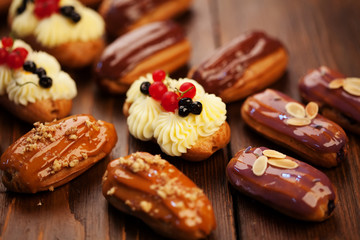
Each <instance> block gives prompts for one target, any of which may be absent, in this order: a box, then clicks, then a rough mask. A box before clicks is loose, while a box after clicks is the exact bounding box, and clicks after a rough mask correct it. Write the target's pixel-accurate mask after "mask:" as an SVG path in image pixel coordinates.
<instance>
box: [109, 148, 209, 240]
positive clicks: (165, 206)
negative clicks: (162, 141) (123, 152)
mask: <svg viewBox="0 0 360 240" xmlns="http://www.w3.org/2000/svg"><path fill="white" fill-rule="evenodd" d="M136 154H139V155H140V156H142V157H143V158H147V157H150V158H153V157H154V156H152V155H151V154H149V153H145V152H138V153H136ZM130 158H133V156H132V155H129V156H126V157H125V159H130ZM161 175H166V176H167V177H168V178H169V179H171V180H169V181H173V180H175V179H176V181H175V184H176V187H175V188H176V189H179V190H182V189H187V190H186V191H187V192H188V191H191V192H198V196H197V197H196V199H195V200H194V201H189V199H185V198H184V197H181V196H170V197H166V198H161V197H159V195H158V193H157V191H156V190H155V189H154V188H152V185H154V184H160V185H164V184H166V183H165V182H164V180H163V179H162V178H161ZM113 187H114V189H115V191H114V193H113V194H112V195H111V196H109V195H108V194H107V192H108V191H109V190H111V189H112V188H113ZM103 194H104V196H105V197H106V198H111V197H114V198H115V199H116V201H120V202H126V201H129V202H131V203H133V204H134V205H133V207H134V210H133V211H135V212H136V211H139V208H140V207H139V206H138V205H139V202H140V201H147V202H150V203H152V208H151V210H150V211H149V213H148V214H149V215H151V216H152V218H154V219H156V220H160V221H162V222H166V223H167V224H169V225H172V226H173V227H175V229H178V230H181V231H184V232H191V231H196V230H200V231H201V232H203V233H205V234H206V235H207V234H209V233H210V232H211V230H212V229H213V228H214V227H215V225H216V223H215V218H214V212H213V210H212V206H211V203H210V201H209V200H208V198H207V197H206V196H205V194H203V193H202V191H201V190H200V189H199V188H198V187H197V186H196V185H195V183H194V182H192V181H191V180H190V179H189V178H188V177H186V176H185V175H184V174H183V173H182V172H180V171H179V170H178V169H177V168H176V167H174V166H173V165H171V164H170V163H168V162H167V161H164V164H163V165H157V164H150V168H149V169H147V170H144V171H139V172H136V173H134V172H133V171H131V170H130V168H129V167H128V166H126V165H122V164H119V163H118V160H117V159H115V160H113V161H112V162H110V163H109V164H108V167H107V173H106V174H105V176H104V181H103ZM110 202H111V201H110ZM180 202H183V203H184V204H185V206H186V208H188V209H192V210H195V211H196V212H197V214H198V215H199V216H200V218H201V219H202V221H201V222H200V223H197V224H196V225H195V226H188V225H187V224H186V223H185V221H184V219H183V218H179V215H180V212H181V210H182V209H181V208H179V205H180ZM199 202H201V204H200V205H198V203H199ZM194 203H196V206H195V205H194V206H192V205H193V204H194ZM134 214H135V213H134Z"/></svg>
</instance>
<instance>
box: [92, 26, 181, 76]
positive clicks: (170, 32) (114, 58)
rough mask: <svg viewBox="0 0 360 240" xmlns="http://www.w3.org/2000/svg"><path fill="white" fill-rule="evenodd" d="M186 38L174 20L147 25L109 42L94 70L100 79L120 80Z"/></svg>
mask: <svg viewBox="0 0 360 240" xmlns="http://www.w3.org/2000/svg"><path fill="white" fill-rule="evenodd" d="M184 39H185V34H184V32H183V30H182V28H181V27H180V26H179V25H177V24H175V23H173V22H170V21H167V22H155V23H151V24H147V25H145V26H143V27H140V28H138V29H136V30H134V31H131V32H129V33H127V34H125V35H123V36H121V37H119V38H118V39H117V40H116V41H115V42H113V43H112V44H110V45H109V46H108V47H107V48H106V49H105V51H104V53H103V54H102V56H101V58H100V61H99V62H98V64H97V66H96V69H95V72H96V74H97V75H98V76H99V77H100V78H107V79H113V80H117V79H118V78H121V77H122V76H124V75H126V74H127V73H128V72H130V71H131V70H132V69H133V68H134V67H135V66H136V65H137V64H138V63H139V62H141V61H142V60H144V59H146V58H148V57H150V56H152V55H153V54H155V53H157V52H159V51H161V50H163V49H166V48H168V47H170V46H172V45H175V44H176V43H179V42H181V41H183V40H184Z"/></svg>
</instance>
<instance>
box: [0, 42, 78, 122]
mask: <svg viewBox="0 0 360 240" xmlns="http://www.w3.org/2000/svg"><path fill="white" fill-rule="evenodd" d="M3 39H4V38H3ZM9 41H12V40H9ZM4 44H5V45H9V44H7V43H6V41H3V42H2V43H0V47H1V48H0V51H5V52H6V54H7V55H8V56H7V58H6V60H5V62H1V61H2V60H1V59H0V62H1V63H0V104H1V105H2V106H3V107H4V108H6V109H8V110H9V111H10V112H12V113H14V114H15V115H17V116H18V117H19V118H21V119H23V120H24V121H27V122H30V123H33V122H36V121H41V122H44V121H52V120H54V119H57V118H63V117H65V116H67V115H68V114H69V113H70V111H71V107H72V99H73V98H74V97H75V96H76V94H77V90H76V84H75V82H74V80H73V79H72V78H71V77H70V75H69V74H67V73H65V72H64V71H62V70H61V68H60V64H59V63H58V61H57V60H56V59H55V58H54V57H52V56H51V55H49V54H47V53H45V52H41V51H40V52H37V51H33V50H32V49H31V47H30V46H29V45H27V44H26V43H25V42H23V41H21V40H15V41H14V42H13V44H11V46H4Z"/></svg>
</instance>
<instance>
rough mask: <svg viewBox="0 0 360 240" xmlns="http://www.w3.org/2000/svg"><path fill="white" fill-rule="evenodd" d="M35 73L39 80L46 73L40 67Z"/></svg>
mask: <svg viewBox="0 0 360 240" xmlns="http://www.w3.org/2000/svg"><path fill="white" fill-rule="evenodd" d="M35 73H36V75H38V76H39V78H41V77H43V76H44V77H45V76H46V71H45V69H43V68H42V67H39V68H37V69H36V71H35Z"/></svg>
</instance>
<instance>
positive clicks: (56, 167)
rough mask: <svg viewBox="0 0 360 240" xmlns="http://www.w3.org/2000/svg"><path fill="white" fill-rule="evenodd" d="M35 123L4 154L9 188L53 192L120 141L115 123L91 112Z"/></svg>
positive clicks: (2, 165)
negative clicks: (90, 113)
mask: <svg viewBox="0 0 360 240" xmlns="http://www.w3.org/2000/svg"><path fill="white" fill-rule="evenodd" d="M34 126H35V127H34V128H33V129H32V130H31V131H30V132H28V133H27V134H25V135H24V136H22V137H21V138H19V139H18V140H17V141H16V142H14V143H13V144H12V145H11V146H10V147H9V148H8V149H7V150H6V151H5V152H4V154H3V155H2V156H1V161H0V168H1V170H2V171H4V174H3V177H2V181H3V184H4V185H5V187H6V188H7V189H8V190H9V191H14V192H24V193H36V192H39V191H46V190H50V191H52V190H54V188H56V187H59V186H61V185H63V184H65V183H67V182H69V181H71V180H72V179H74V178H75V177H77V176H79V175H80V174H82V173H83V172H85V171H86V170H87V169H89V168H90V167H91V166H93V165H94V164H95V163H96V162H98V161H99V160H101V159H102V158H104V157H105V156H106V155H108V154H109V153H110V152H111V150H112V148H113V147H114V146H115V144H116V142H117V135H116V131H115V128H114V126H113V125H112V124H110V123H107V122H104V121H101V120H98V121H97V120H96V119H94V118H93V117H92V116H91V115H85V114H82V115H75V116H71V117H68V118H65V119H61V120H58V121H53V122H50V123H44V124H43V123H39V122H37V123H35V124H34Z"/></svg>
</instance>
